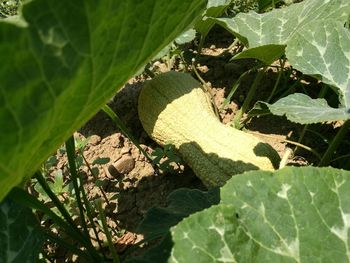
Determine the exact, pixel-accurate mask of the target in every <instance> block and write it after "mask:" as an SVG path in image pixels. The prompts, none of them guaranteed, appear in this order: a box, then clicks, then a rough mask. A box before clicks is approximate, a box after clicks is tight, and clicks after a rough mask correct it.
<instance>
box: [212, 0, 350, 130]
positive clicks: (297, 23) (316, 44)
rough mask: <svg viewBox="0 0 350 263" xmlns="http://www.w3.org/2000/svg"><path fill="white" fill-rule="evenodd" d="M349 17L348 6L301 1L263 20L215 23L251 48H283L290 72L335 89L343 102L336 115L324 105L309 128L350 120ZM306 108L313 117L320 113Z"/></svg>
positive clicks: (339, 0) (336, 0)
mask: <svg viewBox="0 0 350 263" xmlns="http://www.w3.org/2000/svg"><path fill="white" fill-rule="evenodd" d="M349 14H350V2H349V1H348V0H305V1H303V2H302V3H299V4H294V5H291V6H289V7H286V8H283V9H278V10H273V11H272V12H269V13H266V14H256V13H249V14H239V15H237V16H236V17H235V18H233V19H230V18H219V19H216V21H217V22H218V23H219V24H221V25H222V26H224V27H225V28H227V29H228V30H229V31H231V32H232V33H233V34H235V35H236V36H237V37H238V38H240V39H241V41H242V42H243V43H245V44H246V45H247V46H248V47H249V48H256V47H260V46H266V47H265V48H266V49H268V48H269V45H286V46H287V47H286V56H287V58H288V60H289V62H290V64H291V65H293V67H295V68H297V69H298V70H300V71H302V72H303V73H304V74H309V75H314V76H317V77H318V78H320V79H321V80H322V81H323V82H324V83H327V84H330V85H331V86H333V87H336V91H337V92H338V93H339V95H340V99H341V102H342V105H341V106H340V107H339V108H338V109H336V111H338V114H332V115H327V112H329V111H332V112H333V111H334V109H332V108H330V107H329V106H328V105H327V107H328V108H327V110H326V111H325V113H324V115H322V116H321V118H320V119H317V118H316V116H313V118H310V119H304V120H303V121H304V123H312V122H315V121H317V122H321V121H323V120H324V119H326V120H329V121H333V120H344V119H349V118H350V44H349V43H350V32H349V30H348V29H346V28H345V27H344V24H345V23H346V21H347V20H348V17H349ZM246 52H249V49H248V50H247V51H246ZM266 52H267V51H265V53H266ZM249 55H251V54H249ZM241 56H244V55H241ZM310 100H311V99H310ZM290 103H291V101H290ZM312 104H313V105H314V104H317V102H315V103H312ZM308 108H309V111H316V110H317V108H318V107H316V108H312V107H311V106H310V105H308ZM294 110H295V109H294ZM344 112H345V113H346V114H345V115H344ZM281 113H282V112H281ZM298 114H302V112H298ZM287 116H288V115H287Z"/></svg>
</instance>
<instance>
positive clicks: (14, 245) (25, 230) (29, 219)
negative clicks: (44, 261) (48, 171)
mask: <svg viewBox="0 0 350 263" xmlns="http://www.w3.org/2000/svg"><path fill="white" fill-rule="evenodd" d="M39 228H40V226H39V222H38V221H37V220H36V218H35V216H34V214H33V213H32V211H31V210H30V209H29V208H27V207H24V206H22V205H20V204H17V203H16V202H14V201H12V200H11V199H9V198H7V199H5V200H4V201H3V202H1V203H0V262H3V263H7V262H8V263H10V262H11V263H15V262H17V263H22V262H28V263H29V262H33V263H34V262H37V259H38V253H39V250H40V248H41V246H42V245H43V242H44V240H45V239H44V236H43V234H42V233H41V231H39Z"/></svg>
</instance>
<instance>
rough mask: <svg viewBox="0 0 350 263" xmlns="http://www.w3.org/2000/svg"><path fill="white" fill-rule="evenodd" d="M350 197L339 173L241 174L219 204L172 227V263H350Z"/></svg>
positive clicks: (345, 176) (348, 183) (344, 174)
mask: <svg viewBox="0 0 350 263" xmlns="http://www.w3.org/2000/svg"><path fill="white" fill-rule="evenodd" d="M349 192H350V172H349V171H344V170H338V169H334V168H314V167H306V168H295V167H293V168H292V167H288V168H285V169H282V170H279V171H277V172H275V173H273V172H264V171H253V172H248V173H245V174H241V175H238V176H235V177H233V178H232V179H230V180H229V181H228V183H227V184H226V185H225V186H224V187H223V188H222V189H221V203H220V204H219V205H216V206H213V207H211V208H209V209H207V210H204V211H201V212H199V213H196V214H193V215H191V216H190V217H188V218H186V219H184V220H183V221H182V222H180V224H178V225H177V226H176V227H174V228H172V236H173V242H174V247H173V251H172V256H171V262H256V263H258V262H300V263H301V262H307V263H312V262H325V263H326V262H327V263H328V262H350V237H349V230H350V196H349Z"/></svg>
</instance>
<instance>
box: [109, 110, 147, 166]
mask: <svg viewBox="0 0 350 263" xmlns="http://www.w3.org/2000/svg"><path fill="white" fill-rule="evenodd" d="M102 110H103V111H104V112H105V113H106V114H107V115H108V116H109V117H110V118H111V119H112V120H113V121H114V123H115V124H116V125H117V127H118V128H119V129H120V130H121V132H122V133H123V134H124V135H125V136H127V137H128V138H129V139H130V140H131V141H132V142H133V144H134V145H135V146H136V147H137V149H139V150H140V152H142V154H143V155H144V156H145V157H146V158H147V159H148V160H149V161H150V162H152V160H153V159H152V157H151V156H150V155H149V154H148V153H147V152H146V151H145V150H144V149H142V147H141V146H140V144H139V142H138V141H137V140H136V139H135V137H134V136H133V135H132V134H131V132H130V131H129V130H128V129H127V128H126V126H125V125H124V123H123V121H122V120H121V119H120V118H119V116H118V115H117V114H116V113H115V112H114V111H113V110H112V109H111V108H110V107H109V106H108V105H107V104H105V105H104V106H103V107H102Z"/></svg>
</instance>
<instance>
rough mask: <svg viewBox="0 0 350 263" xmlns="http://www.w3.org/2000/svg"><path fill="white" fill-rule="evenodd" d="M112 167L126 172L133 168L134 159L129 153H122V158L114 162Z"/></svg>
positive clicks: (120, 171)
mask: <svg viewBox="0 0 350 263" xmlns="http://www.w3.org/2000/svg"><path fill="white" fill-rule="evenodd" d="M114 167H115V169H117V171H118V172H119V173H122V174H126V173H129V172H131V171H132V169H134V167H135V161H134V159H133V158H132V157H131V156H130V155H123V156H122V158H120V159H119V160H118V161H116V162H115V163H114Z"/></svg>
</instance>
